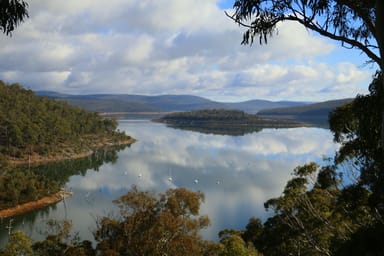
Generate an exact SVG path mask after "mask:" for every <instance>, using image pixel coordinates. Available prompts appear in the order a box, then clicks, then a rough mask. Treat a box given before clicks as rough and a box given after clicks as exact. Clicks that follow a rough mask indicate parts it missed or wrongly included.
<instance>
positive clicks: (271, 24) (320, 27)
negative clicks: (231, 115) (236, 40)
mask: <svg viewBox="0 0 384 256" xmlns="http://www.w3.org/2000/svg"><path fill="white" fill-rule="evenodd" d="M233 7H234V9H235V12H234V14H233V15H229V14H227V16H229V17H230V18H232V19H233V20H234V21H235V22H236V23H238V24H239V25H242V26H244V27H246V32H245V33H244V36H243V41H242V43H243V44H252V43H253V41H254V38H255V37H256V38H258V40H259V43H260V44H262V43H267V40H268V36H272V35H273V34H274V33H275V32H277V24H278V23H280V22H283V21H293V22H297V23H299V24H301V25H303V26H304V27H306V28H307V29H309V30H312V31H315V32H317V33H319V34H320V35H322V36H325V37H328V38H331V39H333V40H336V41H340V42H341V43H342V45H343V46H346V47H348V48H356V49H359V50H361V51H362V52H364V53H365V54H366V55H367V56H368V57H369V58H370V59H371V60H372V61H374V62H376V63H377V64H378V65H379V66H380V67H382V60H381V57H382V56H381V57H380V55H378V54H377V52H378V51H377V50H378V49H379V48H380V49H381V50H383V49H384V42H383V41H382V40H383V39H384V38H382V35H381V34H382V31H381V30H383V23H382V18H383V17H382V15H384V13H383V12H382V11H383V10H382V8H383V6H382V1H381V0H370V1H358V0H347V1H340V0H312V1H307V0H288V1H279V0H236V1H235V3H234V5H233ZM375 40H376V41H375Z"/></svg>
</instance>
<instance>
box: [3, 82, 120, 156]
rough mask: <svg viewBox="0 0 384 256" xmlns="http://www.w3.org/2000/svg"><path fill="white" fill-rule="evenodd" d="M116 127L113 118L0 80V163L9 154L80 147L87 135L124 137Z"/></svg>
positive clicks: (79, 149) (86, 143) (55, 151)
mask: <svg viewBox="0 0 384 256" xmlns="http://www.w3.org/2000/svg"><path fill="white" fill-rule="evenodd" d="M116 128H117V122H116V121H115V120H111V119H103V118H102V117H100V116H99V115H98V114H97V113H92V112H87V111H84V110H81V109H80V108H77V107H73V106H69V105H68V104H67V103H65V102H58V101H54V100H50V99H48V98H45V97H40V96H36V95H35V94H34V93H33V92H32V91H31V90H26V89H24V88H23V87H22V86H20V85H19V84H12V85H8V84H6V83H4V82H2V81H0V163H1V162H4V160H7V159H9V158H10V157H12V158H13V159H16V158H23V157H25V156H26V155H29V156H30V155H34V154H35V155H49V154H52V153H59V154H60V153H63V148H66V149H67V150H69V151H72V152H76V151H81V150H84V147H85V146H88V145H89V142H90V137H92V138H99V139H102V138H104V137H106V136H109V137H111V136H121V138H124V136H125V135H124V134H122V133H118V132H116V131H115V130H116ZM1 160H2V161H1Z"/></svg>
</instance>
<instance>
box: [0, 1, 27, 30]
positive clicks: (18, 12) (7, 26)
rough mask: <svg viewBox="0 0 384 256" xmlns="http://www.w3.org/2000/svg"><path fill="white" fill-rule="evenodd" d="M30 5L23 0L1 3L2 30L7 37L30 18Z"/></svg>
mask: <svg viewBox="0 0 384 256" xmlns="http://www.w3.org/2000/svg"><path fill="white" fill-rule="evenodd" d="M27 8H28V3H26V2H25V1H23V0H1V1H0V30H2V31H3V33H4V34H6V35H11V34H12V31H13V30H14V29H15V28H16V27H17V26H19V24H20V23H21V22H23V21H24V19H25V18H28V10H27Z"/></svg>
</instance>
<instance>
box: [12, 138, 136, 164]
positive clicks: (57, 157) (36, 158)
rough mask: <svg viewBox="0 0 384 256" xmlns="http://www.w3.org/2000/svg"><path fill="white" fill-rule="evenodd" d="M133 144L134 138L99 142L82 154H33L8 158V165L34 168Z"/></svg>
mask: <svg viewBox="0 0 384 256" xmlns="http://www.w3.org/2000/svg"><path fill="white" fill-rule="evenodd" d="M135 142H136V139H134V138H130V139H127V140H122V141H118V142H110V141H106V142H101V143H100V142H99V143H97V144H94V145H92V147H90V148H89V149H88V150H84V151H83V152H80V153H56V154H51V155H48V156H42V155H36V154H35V155H32V156H31V157H29V158H22V159H18V158H9V159H8V163H9V164H10V165H14V166H20V165H28V164H30V165H33V166H35V165H40V164H45V163H50V162H56V161H64V160H71V159H80V158H84V157H87V156H90V155H92V154H94V153H95V149H99V148H103V147H113V146H123V145H126V146H129V145H132V144H133V143H135Z"/></svg>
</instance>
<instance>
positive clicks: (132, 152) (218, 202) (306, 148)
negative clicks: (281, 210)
mask: <svg viewBox="0 0 384 256" xmlns="http://www.w3.org/2000/svg"><path fill="white" fill-rule="evenodd" d="M119 129H120V130H124V131H126V133H127V134H129V135H131V136H132V137H134V138H136V139H137V142H136V143H134V144H133V145H131V146H130V147H126V148H124V149H120V150H119V151H115V152H108V151H101V153H100V152H99V153H98V155H97V156H96V157H95V156H94V157H89V158H87V159H85V160H79V161H77V163H76V165H75V164H73V163H69V162H68V163H67V164H65V163H64V164H61V165H56V166H55V165H51V166H50V167H49V168H47V170H45V171H46V172H47V173H49V174H50V175H58V177H59V176H60V177H61V176H64V177H63V179H65V181H66V188H67V189H68V190H71V191H73V196H72V197H71V198H68V199H66V200H65V202H60V203H58V204H56V205H55V206H50V207H46V208H44V209H41V210H37V211H34V212H32V213H28V214H25V215H22V216H18V217H15V218H13V219H12V222H11V226H12V230H15V229H21V230H23V231H24V232H26V233H27V234H28V235H30V236H31V237H32V238H33V239H36V240H37V239H41V238H43V237H44V229H45V223H46V222H47V221H48V220H50V219H59V220H63V219H68V220H71V221H72V223H73V231H74V232H78V233H79V235H80V237H81V239H92V237H93V236H92V231H93V230H94V229H95V218H97V216H101V215H107V214H110V213H111V212H113V211H116V210H117V207H115V206H114V204H113V203H112V201H113V200H114V199H116V198H118V197H119V196H121V195H123V194H125V193H126V192H127V191H128V190H129V189H130V188H131V187H132V185H133V184H136V185H137V186H138V187H139V188H140V189H142V190H149V191H154V192H165V191H166V190H167V189H169V188H176V187H186V188H188V189H191V190H195V191H196V190H199V191H202V192H204V194H205V203H204V204H203V205H202V206H201V211H200V212H201V214H207V215H208V216H209V217H210V219H211V226H210V227H209V228H208V229H207V230H204V231H203V232H202V235H203V237H204V238H206V239H211V240H218V235H217V234H218V232H219V231H220V230H222V229H225V228H234V229H243V228H245V225H246V224H247V223H248V220H249V218H251V217H252V216H257V217H260V218H262V219H263V220H265V218H267V217H268V212H266V211H265V209H264V207H263V203H264V202H265V201H266V200H268V199H270V198H272V197H277V196H279V195H280V194H281V192H282V190H283V188H284V186H285V184H286V182H287V181H288V179H290V177H291V173H292V171H293V169H294V168H295V167H296V166H298V165H302V164H304V163H307V162H310V161H316V162H321V161H322V160H323V159H324V157H328V156H333V154H334V152H335V151H336V150H337V148H338V146H337V145H336V144H335V143H334V142H333V140H332V134H331V132H330V131H329V130H327V129H320V128H291V129H263V130H262V131H260V132H257V133H251V134H247V135H243V136H228V135H213V134H203V133H199V132H192V131H186V130H178V129H173V128H168V127H166V126H165V125H164V124H160V123H153V122H150V121H148V120H121V121H119ZM105 157H107V160H105V159H104V158H105ZM43 169H44V168H42V170H41V171H44V170H43ZM9 224H10V220H9V219H6V220H2V221H1V223H0V243H2V244H3V243H4V241H6V238H7V232H8V229H7V227H8V226H9Z"/></svg>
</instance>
